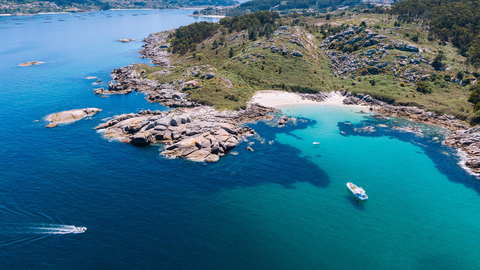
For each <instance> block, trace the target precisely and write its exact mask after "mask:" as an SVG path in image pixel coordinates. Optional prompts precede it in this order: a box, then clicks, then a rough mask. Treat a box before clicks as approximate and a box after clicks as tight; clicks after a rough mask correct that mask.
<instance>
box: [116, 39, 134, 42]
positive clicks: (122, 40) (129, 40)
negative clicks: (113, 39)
mask: <svg viewBox="0 0 480 270" xmlns="http://www.w3.org/2000/svg"><path fill="white" fill-rule="evenodd" d="M118 41H120V42H122V43H128V42H132V41H135V39H134V38H122V39H119V40H118Z"/></svg>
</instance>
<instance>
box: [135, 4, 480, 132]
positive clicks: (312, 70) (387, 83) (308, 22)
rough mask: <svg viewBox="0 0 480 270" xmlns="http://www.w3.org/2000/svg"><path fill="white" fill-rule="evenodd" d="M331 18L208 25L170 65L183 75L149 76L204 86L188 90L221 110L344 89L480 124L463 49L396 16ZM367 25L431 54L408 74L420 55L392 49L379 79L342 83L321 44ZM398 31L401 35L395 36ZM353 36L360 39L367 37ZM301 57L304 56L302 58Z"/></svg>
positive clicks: (355, 49) (358, 75) (247, 19)
mask: <svg viewBox="0 0 480 270" xmlns="http://www.w3.org/2000/svg"><path fill="white" fill-rule="evenodd" d="M362 10H363V9H361V10H360V11H362ZM369 10H371V9H369ZM329 15H330V16H329V17H330V19H329V20H327V18H326V16H325V15H320V16H301V15H298V14H292V15H289V16H284V17H279V16H278V14H276V13H272V12H268V11H263V12H254V13H250V14H248V15H242V16H236V17H232V18H224V19H222V20H221V22H220V23H218V24H216V25H217V28H214V27H210V25H211V24H210V25H209V26H207V25H205V29H210V30H211V31H203V32H202V31H200V32H199V33H207V32H208V34H207V35H205V36H204V35H203V34H202V35H198V34H197V33H196V32H198V31H197V28H198V26H197V28H195V27H192V28H184V29H183V30H187V29H189V31H181V33H182V34H181V35H180V34H179V38H180V37H181V39H182V40H184V41H188V40H190V41H191V42H185V44H186V45H188V46H186V45H185V46H184V47H185V48H188V50H185V51H183V52H181V50H177V49H174V51H175V52H176V53H174V54H173V55H172V56H171V57H170V59H171V61H172V65H173V66H175V68H171V69H168V73H166V72H164V71H165V70H166V69H165V68H161V67H155V68H153V69H148V68H142V70H145V71H146V73H145V74H146V75H147V77H148V78H151V79H156V80H158V81H159V82H162V83H168V82H170V81H173V80H182V81H184V82H185V81H189V80H198V83H199V84H200V85H201V87H198V88H191V87H186V88H185V89H183V91H184V92H186V93H188V94H189V99H191V100H194V101H197V102H199V103H201V104H208V105H213V106H215V108H217V109H240V108H244V107H245V106H246V104H245V103H246V101H248V100H249V99H250V98H251V96H252V95H253V94H254V93H255V91H257V90H285V91H296V92H309V93H316V92H320V91H327V92H328V91H340V90H344V91H352V92H353V93H354V94H357V93H361V94H368V95H371V96H372V97H373V98H376V99H379V100H383V101H386V102H388V103H392V104H394V105H405V106H417V107H419V108H422V109H425V110H430V111H432V112H435V113H438V114H443V113H447V114H451V115H454V116H456V117H458V118H460V119H464V120H466V121H470V122H471V123H477V122H480V110H478V109H480V105H477V104H478V103H479V101H480V94H473V96H472V98H470V102H469V101H468V100H469V96H470V95H471V93H480V91H479V90H478V89H477V88H475V87H478V86H476V85H474V86H472V87H469V86H464V85H466V84H471V82H472V81H473V80H474V79H475V78H474V75H475V76H477V77H478V74H477V73H475V72H472V71H468V69H467V66H466V64H465V63H466V58H465V57H462V56H461V55H459V54H458V50H457V49H456V48H455V47H453V46H452V45H450V44H444V43H443V42H439V40H438V39H436V36H435V35H433V36H432V35H431V34H429V32H428V31H426V30H425V29H424V27H425V26H424V25H422V24H420V23H418V21H415V20H412V21H409V22H407V21H404V20H401V19H400V18H399V17H396V16H393V15H391V14H388V13H383V14H374V13H370V12H366V13H363V12H362V13H358V11H347V12H345V11H337V12H334V13H329ZM362 22H364V24H365V25H366V26H367V28H369V30H373V31H376V32H377V33H378V35H383V36H386V37H387V39H386V40H390V39H391V40H393V41H394V42H398V43H408V44H415V45H416V46H418V47H419V48H421V50H422V51H423V52H422V53H421V55H422V57H424V58H423V59H424V61H423V62H421V63H420V64H407V66H405V67H403V68H401V67H400V66H399V65H398V63H399V62H400V61H403V60H402V59H405V58H402V57H405V56H407V57H408V59H407V62H408V61H409V60H410V59H412V60H413V58H416V57H418V56H415V55H414V54H412V53H410V52H406V51H401V50H398V49H389V50H388V54H386V55H383V57H382V58H381V61H385V62H387V63H388V67H387V68H383V69H382V68H380V69H377V70H375V72H373V73H372V66H368V65H367V66H364V67H360V68H359V69H357V71H356V72H354V73H352V74H350V75H348V76H345V75H339V76H338V77H336V76H335V75H334V73H332V70H331V69H330V67H329V65H330V64H331V63H330V60H329V59H328V58H327V57H326V55H325V52H324V51H323V50H322V49H321V48H320V45H321V42H322V41H323V40H324V39H325V38H327V37H329V36H334V35H335V34H337V33H339V32H341V31H342V30H345V29H347V28H349V26H352V25H357V26H359V25H360V24H361V23H362ZM399 24H400V26H398V25H399ZM394 25H397V26H396V27H397V28H396V29H390V28H393V27H394ZM407 28H408V29H407ZM276 30H278V31H276ZM189 32H195V36H196V35H198V36H199V38H198V39H197V40H196V41H195V42H193V40H194V37H193V36H191V35H190V34H187V33H189ZM254 33H255V34H254ZM407 33H408V34H407ZM353 35H359V36H360V33H354V34H353ZM205 37H207V38H205ZM172 39H175V37H172ZM192 43H193V45H192ZM334 43H335V46H333V47H334V48H329V50H336V51H338V52H339V53H342V52H347V53H354V54H361V53H363V54H365V53H366V52H367V51H368V50H371V49H376V48H380V47H378V46H376V45H373V46H370V47H364V46H362V45H361V44H359V45H358V46H355V44H353V45H352V44H342V42H341V41H340V42H334ZM172 44H173V43H172ZM179 44H181V43H179ZM294 52H298V53H299V54H295V55H294ZM376 57H378V54H377V56H376ZM381 61H380V62H381ZM393 61H397V67H398V68H401V70H402V73H403V72H404V70H405V68H408V69H410V73H411V74H415V73H417V72H419V73H421V74H425V72H428V73H427V74H429V75H428V76H426V77H422V80H408V79H406V80H405V79H404V78H400V77H398V74H395V72H394V71H393V70H392V69H391V67H393ZM429 63H430V64H429ZM432 66H435V67H436V68H437V70H435V69H434V68H432ZM194 67H196V68H197V69H196V70H197V71H198V73H197V74H196V75H192V68H194ZM470 68H472V66H470ZM162 70H163V71H162ZM422 70H426V71H422ZM159 71H161V72H159ZM187 71H188V72H187ZM422 72H424V73H422ZM208 73H213V74H215V77H214V78H210V79H207V78H206V76H204V75H206V74H208ZM157 74H163V75H157ZM475 89H477V90H475ZM475 95H477V97H476V98H477V99H478V100H475V97H474V96H475ZM474 110H477V112H475V111H474ZM477 114H478V115H477Z"/></svg>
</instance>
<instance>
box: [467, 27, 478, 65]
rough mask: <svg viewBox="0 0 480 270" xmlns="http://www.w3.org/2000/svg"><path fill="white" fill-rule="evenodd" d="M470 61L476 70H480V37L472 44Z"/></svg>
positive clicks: (469, 51)
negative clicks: (479, 64) (479, 65)
mask: <svg viewBox="0 0 480 270" xmlns="http://www.w3.org/2000/svg"><path fill="white" fill-rule="evenodd" d="M479 27H480V25H479ZM468 60H469V62H470V63H472V64H473V66H474V67H475V68H476V69H478V63H480V35H478V36H477V37H476V38H475V39H474V40H473V41H472V42H471V43H470V48H469V49H468Z"/></svg>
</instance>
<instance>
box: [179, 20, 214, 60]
mask: <svg viewBox="0 0 480 270" xmlns="http://www.w3.org/2000/svg"><path fill="white" fill-rule="evenodd" d="M217 29H218V24H215V23H209V22H199V23H197V22H196V23H192V24H189V25H187V26H181V27H179V28H178V29H177V30H176V31H175V34H174V35H173V38H172V42H171V43H172V48H173V52H174V53H179V54H185V53H186V52H188V51H190V50H195V49H196V48H197V44H198V43H200V42H202V41H204V40H205V39H207V38H209V37H211V36H213V34H214V33H215V31H216V30H217Z"/></svg>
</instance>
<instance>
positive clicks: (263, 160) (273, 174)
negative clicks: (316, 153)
mask: <svg viewBox="0 0 480 270" xmlns="http://www.w3.org/2000/svg"><path fill="white" fill-rule="evenodd" d="M314 124H315V121H312V120H307V119H302V121H299V122H298V123H297V124H296V125H291V124H289V125H288V124H287V125H286V126H284V127H282V128H278V127H274V126H270V125H269V124H268V123H266V122H257V123H253V124H248V126H249V127H251V128H253V129H254V130H255V131H256V133H257V135H258V136H259V137H260V138H258V136H253V137H248V138H247V139H248V142H242V143H240V144H238V145H237V147H235V148H234V149H233V150H232V151H231V152H230V153H229V154H228V155H227V156H226V157H223V158H221V159H220V161H219V162H217V163H192V162H191V161H188V160H183V159H175V160H171V161H168V162H173V163H181V164H177V165H175V167H177V166H178V165H179V166H180V167H188V170H189V171H201V172H202V175H201V181H197V179H191V178H189V177H186V178H185V177H180V178H177V179H173V180H174V181H176V182H177V184H178V181H181V182H183V183H180V184H181V185H182V186H190V187H189V188H190V189H192V190H204V191H209V192H217V191H219V190H222V189H233V188H237V187H248V186H256V185H260V184H264V183H274V184H278V185H281V186H283V187H285V188H293V187H294V184H295V183H297V182H308V183H310V184H311V185H313V186H315V187H320V188H325V187H327V186H328V184H329V183H330V179H329V176H328V175H327V173H326V172H325V171H324V170H323V169H321V168H320V167H318V166H317V165H316V164H315V163H313V162H311V161H310V160H309V158H308V157H302V156H300V155H301V151H300V150H299V149H297V148H295V147H292V146H290V145H286V144H281V143H278V142H276V141H274V142H273V143H272V144H270V143H269V142H270V141H272V140H274V139H275V134H278V133H287V134H291V131H293V130H296V129H305V128H307V127H309V126H311V125H314ZM297 139H301V138H297ZM249 145H250V147H251V148H253V150H254V151H253V152H252V151H248V150H247V146H249ZM237 153H238V154H237ZM234 154H236V155H234ZM182 163H183V164H182ZM182 165H183V166H182ZM205 166H207V168H205ZM185 169H186V170H187V168H185Z"/></svg>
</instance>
